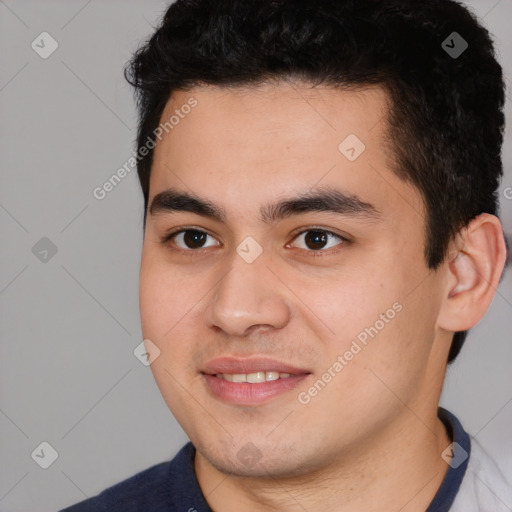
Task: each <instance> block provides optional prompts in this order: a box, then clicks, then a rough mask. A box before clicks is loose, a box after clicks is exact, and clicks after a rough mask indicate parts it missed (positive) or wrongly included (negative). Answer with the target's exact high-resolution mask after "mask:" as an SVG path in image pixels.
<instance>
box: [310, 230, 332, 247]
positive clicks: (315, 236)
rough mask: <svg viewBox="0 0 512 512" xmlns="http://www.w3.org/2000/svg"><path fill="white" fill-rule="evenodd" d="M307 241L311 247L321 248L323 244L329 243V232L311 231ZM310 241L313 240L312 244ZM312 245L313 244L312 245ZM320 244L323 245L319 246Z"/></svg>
mask: <svg viewBox="0 0 512 512" xmlns="http://www.w3.org/2000/svg"><path fill="white" fill-rule="evenodd" d="M305 241H306V245H307V246H308V247H309V249H321V248H322V247H323V245H324V244H325V243H327V233H324V232H323V231H310V232H309V233H307V234H306V237H305ZM309 242H311V244H310V243H309ZM315 244H316V245H315ZM311 245H313V246H312V247H311ZM318 245H321V246H322V247H319V246H318Z"/></svg>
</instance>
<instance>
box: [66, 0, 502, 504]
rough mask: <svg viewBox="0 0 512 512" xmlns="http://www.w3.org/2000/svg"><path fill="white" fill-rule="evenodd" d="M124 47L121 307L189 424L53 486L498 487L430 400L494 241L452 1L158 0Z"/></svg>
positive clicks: (289, 496)
mask: <svg viewBox="0 0 512 512" xmlns="http://www.w3.org/2000/svg"><path fill="white" fill-rule="evenodd" d="M127 71H128V73H127V77H128V79H129V80H130V82H131V83H132V84H133V85H134V86H135V87H136V88H137V92H138V105H139V113H140V123H139V133H138V149H139V155H141V158H140V160H139V163H138V173H139V178H140V182H141V185H142V190H143V195H144V200H145V206H146V208H145V217H144V224H145V229H144V247H143V255H142V264H141V273H140V309H141V320H142V330H143V334H144V338H145V344H146V349H147V353H148V358H149V360H150V362H151V368H152V371H153V374H154V376H155V379H156V382H157V384H158V386H159V389H160V391H161V393H162V395H163V397H164V399H165V401H166V403H167V405H168V406H169V408H170V410H171V411H172V412H173V414H174V415H175V417H176V418H177V420H178V422H179V423H180V425H181V426H182V427H183V429H184V431H185V432H186V433H187V435H188V436H189V438H190V440H191V442H190V443H188V444H187V445H186V446H185V447H183V449H182V450H181V451H180V452H179V453H178V455H177V456H176V457H175V458H174V459H173V460H172V461H169V462H165V463H162V464H159V465H157V466H154V467H152V468H150V469H148V470H146V471H144V472H142V473H139V474H137V475H135V476H133V477H132V478H130V479H128V480H126V481H124V482H121V483H119V484H117V485H115V486H114V487H111V488H109V489H107V490H105V491H104V492H103V493H101V494H100V495H99V496H97V497H95V498H91V499H89V500H86V501H84V502H82V503H81V504H78V505H76V506H74V507H70V508H68V509H66V510H67V511H72V512H79V511H92V510H94V511H100V510H105V511H107V510H108V511H112V510H119V511H123V512H129V511H136V510H141V511H142V510H144V511H164V510H166V511H179V510H180V511H187V510H188V511H189V512H193V511H197V512H204V511H215V512H233V511H235V510H254V511H258V512H260V511H261V512H267V511H284V512H295V511H308V512H315V511H336V512H345V511H358V512H366V511H377V510H378V511H385V512H387V511H397V510H400V511H402V512H416V511H425V510H427V511H428V512H433V511H436V512H439V511H447V510H450V511H460V512H471V511H486V512H491V511H492V512H499V511H506V510H512V508H510V507H512V493H511V491H510V487H509V485H508V484H507V482H506V481H505V479H504V477H503V476H502V474H501V473H500V470H499V469H498V468H497V466H496V465H495V464H494V463H493V462H492V461H491V460H490V458H489V456H488V455H486V454H485V452H484V451H483V450H482V448H481V447H480V446H479V445H478V443H477V442H476V441H475V440H474V439H472V438H470V437H469V436H468V434H467V433H466V432H465V431H464V429H463V427H462V425H461V424H460V422H459V421H458V420H457V418H455V416H453V415H452V414H451V413H449V412H448V411H446V410H444V409H441V408H439V407H438V403H439V398H440V394H441V390H442V386H443V380H444V376H445V372H446V368H447V364H448V363H449V362H451V361H453V359H454V358H455V357H456V356H457V354H458V352H459V351H460V349H461V347H462V344H463V342H464V338H465V335H466V332H467V330H468V329H470V328H471V327H473V326H474V325H475V324H476V323H477V322H478V321H479V320H480V319H481V318H482V317H483V315H484V314H485V312H486V310H487V309H488V307H489V305H490V303H491V301H492V298H493V296H494V294H495V291H496V287H497V286H498V283H499V280H500V277H501V274H502V271H503V268H504V265H505V260H506V248H505V241H504V237H503V232H502V227H501V224H500V221H499V220H498V217H497V199H496V190H497V187H498V184H499V179H500V176H501V174H502V164H501V159H500V149H501V144H502V135H503V126H504V116H503V103H504V91H503V89H504V86H503V78H502V71H501V67H500V66H499V64H498V63H497V62H496V59H495V57H494V52H493V46H492V43H491V40H490V37H489V34H488V33H487V31H486V30H485V29H484V28H483V27H482V26H481V25H480V24H479V23H478V22H477V20H476V19H475V18H474V17H473V16H472V15H471V14H470V13H469V12H468V11H467V10H466V9H465V8H464V7H463V6H462V5H460V4H458V3H457V2H455V1H452V0H430V1H429V2H414V1H411V0H380V1H375V0H358V1H351V0H324V1H321V2H318V1H316V2H313V1H312V0H299V1H294V2H290V1H285V0H262V1H259V2H250V1H248V0H218V1H214V2H212V1H208V0H195V1H192V0H178V1H177V2H176V3H174V4H173V5H172V6H171V7H170V8H169V9H168V11H167V13H166V14H165V16H164V18H163V21H162V24H161V26H160V27H159V28H158V30H157V31H156V33H155V34H154V35H153V37H152V38H151V40H150V41H148V42H147V44H145V45H144V46H143V47H142V48H141V49H140V50H139V51H138V52H137V54H136V55H135V56H134V58H133V60H132V62H131V63H130V67H129V68H128V70H127Z"/></svg>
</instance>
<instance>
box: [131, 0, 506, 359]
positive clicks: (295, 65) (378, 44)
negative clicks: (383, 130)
mask: <svg viewBox="0 0 512 512" xmlns="http://www.w3.org/2000/svg"><path fill="white" fill-rule="evenodd" d="M454 32H455V33H456V34H454ZM466 43H467V45H468V46H467V48H466V49H465V51H463V52H462V54H460V55H457V54H456V53H454V51H456V50H457V53H460V51H461V50H464V46H465V44H466ZM450 49H453V50H454V51H450ZM125 77H126V79H127V80H128V81H129V82H130V83H131V84H132V85H133V86H134V87H135V93H136V98H137V106H138V110H139V125H138V134H137V144H138V147H139V148H140V147H142V146H143V145H144V144H145V143H146V140H147V139H148V137H150V138H151V136H152V134H153V132H154V130H155V129H156V128H157V127H158V125H159V123H160V118H161V115H162V112H163V110H164V107H165V105H166V103H167V101H168V100H169V98H170V95H171V94H172V92H173V91H176V90H189V89H191V88H193V87H196V86H201V85H204V84H209V85H217V86H221V87H222V86H223V87H237V86H239V87H241V86H251V85H254V86H255V85H257V84H259V83H265V82H272V81H275V80H286V79H291V78H299V79H301V80H302V81H304V82H305V83H312V84H314V85H318V84H325V85H329V86H333V87H359V86H361V87H363V86H367V85H380V86H382V87H383V88H384V89H385V90H386V91H387V92H388V94H389V97H390V99H391V105H390V108H389V111H388V116H387V117H388V119H387V121H388V127H389V139H390V146H391V149H392V154H393V156H394V162H395V166H394V169H393V170H394V172H395V173H396V174H397V175H398V176H399V177H400V178H401V179H403V180H404V181H407V182H409V183H411V184H413V185H414V186H415V187H416V188H417V189H418V190H419V192H420V193H421V195H422V197H423V200H424V203H425V207H426V212H427V218H426V223H425V224H426V233H425V259H426V262H427V265H428V267H429V268H430V269H436V268H437V267H438V266H439V264H440V263H441V262H442V261H443V260H444V258H445V256H446V251H447V247H448V244H449V242H450V241H451V240H452V239H453V237H454V235H455V234H456V233H457V232H458V231H459V230H460V229H461V228H463V227H464V226H466V225H467V224H468V223H469V222H470V221H471V219H473V218H474V217H476V216H477V215H479V214H480V213H484V212H486V213H490V214H493V215H497V214H498V197H497V196H498V194H497V189H498V186H499V183H500V178H501V176H502V173H503V170H502V162H501V145H502V142H503V131H504V125H505V116H504V113H503V105H504V102H505V86H504V81H503V75H502V69H501V66H500V65H499V63H498V62H497V60H496V57H495V52H494V48H493V43H492V40H491V37H490V35H489V32H488V31H487V30H486V29H485V28H484V27H483V26H482V25H481V24H480V23H479V22H478V20H477V18H476V16H475V15H474V14H472V13H471V12H470V11H469V10H468V9H467V7H465V6H463V5H462V4H461V3H460V2H457V1H455V0H428V1H427V2H418V1H417V0H293V1H292V0H257V1H256V0H177V1H176V2H175V3H173V4H172V5H171V6H170V7H169V9H168V10H167V12H166V13H165V15H164V16H163V19H162V21H161V24H160V26H159V27H158V28H157V30H156V31H155V33H154V34H153V35H152V36H151V37H150V38H149V39H148V40H147V41H146V42H145V43H144V44H143V45H142V46H141V47H140V48H139V49H138V50H137V51H136V52H135V54H134V55H133V57H132V59H131V60H130V62H129V63H128V64H127V66H126V67H125ZM152 161H153V150H152V149H150V151H149V153H148V154H147V156H146V157H145V158H142V159H140V160H139V161H138V164H137V170H138V176H139V180H140V184H141V187H142V192H143V195H144V202H145V208H144V212H145V213H144V225H145V221H146V213H147V207H148V194H149V178H150V173H151V166H152ZM466 334H467V332H466V331H462V332H457V333H455V335H454V338H453V341H452V345H451V348H450V353H449V357H448V362H449V363H450V362H452V361H453V359H454V358H455V357H456V356H457V354H458V353H459V351H460V349H461V347H462V345H463V343H464V340H465V337H466Z"/></svg>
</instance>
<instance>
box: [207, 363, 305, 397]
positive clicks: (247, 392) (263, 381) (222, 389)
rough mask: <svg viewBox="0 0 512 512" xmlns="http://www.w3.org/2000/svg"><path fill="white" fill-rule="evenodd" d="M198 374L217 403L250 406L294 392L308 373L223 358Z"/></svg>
mask: <svg viewBox="0 0 512 512" xmlns="http://www.w3.org/2000/svg"><path fill="white" fill-rule="evenodd" d="M201 374H202V375H203V378H204V381H205V384H206V387H207V390H208V392H209V393H210V394H211V395H213V396H214V397H215V398H216V399H218V400H221V401H223V402H227V403H231V404H237V405H253V404H259V403H262V402H265V401H267V400H269V399H271V398H273V397H276V396H277V395H281V394H283V393H286V392H289V391H291V390H293V389H294V388H295V387H297V386H298V385H299V383H300V382H302V381H303V380H304V379H305V378H307V377H308V376H309V375H311V371H309V370H307V369H300V368H297V367H294V366H290V365H288V364H285V363H282V362H279V361H276V360H272V359H269V358H261V357H259V358H253V359H237V358H228V357H224V358H218V359H215V360H213V361H210V362H209V363H208V364H207V365H206V366H205V368H204V370H203V371H202V372H201Z"/></svg>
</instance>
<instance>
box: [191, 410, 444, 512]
mask: <svg viewBox="0 0 512 512" xmlns="http://www.w3.org/2000/svg"><path fill="white" fill-rule="evenodd" d="M412 410H415V411H416V410H417V409H415V408H412ZM450 442H451V441H450V439H449V437H448V435H447V432H446V429H445V427H444V425H443V423H442V422H441V421H440V420H439V418H438V417H437V409H436V410H431V411H429V414H427V413H425V414H419V415H417V414H415V413H413V412H412V411H411V409H410V408H405V407H404V408H403V409H402V411H401V412H400V414H399V416H398V417H397V418H395V419H394V420H393V422H392V424H390V425H389V426H388V427H386V428H384V429H383V430H382V431H381V432H380V433H379V435H378V438H374V439H368V440H365V441H364V442H361V443H359V445H358V446H356V447H350V451H348V450H346V449H345V450H343V451H340V452H338V453H336V455H335V456H334V457H333V459H332V460H331V461H329V463H328V464H326V465H325V466H324V467H322V468H320V469H317V470H315V471H313V472H308V473H307V474H304V475H302V476H294V477H292V478H280V477H278V476H272V477H270V478H250V477H245V476H244V477H239V476H236V475H235V476H233V475H226V474H224V473H222V472H220V471H218V470H217V469H216V468H215V467H214V466H213V465H212V464H211V463H210V462H209V461H208V460H207V459H206V458H205V457H204V456H203V455H202V454H201V453H199V451H197V452H196V457H195V472H196V475H197V479H198V482H199V485H200V487H201V489H202V491H203V494H204V495H205V497H206V499H207V501H208V503H209V505H210V507H211V508H212V510H214V511H222V512H235V511H238V510H240V509H242V508H246V509H250V510H258V512H277V511H280V512H304V510H307V511H308V512H316V511H318V512H320V511H322V512H323V511H325V510H336V511H337V512H348V511H349V510H350V511H353V510H358V511H359V512H369V511H375V510H376V509H378V510H382V511H388V510H400V511H401V512H420V511H422V512H423V511H425V510H426V508H427V507H428V505H429V504H430V502H431V501H432V499H433V498H434V496H435V494H436V492H437V490H438V489H439V487H440V485H441V482H442V480H443V478H444V476H445V473H446V469H447V465H446V463H445V462H444V461H443V459H442V458H441V453H442V452H443V450H444V449H445V448H446V447H447V446H448V445H449V444H450Z"/></svg>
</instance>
